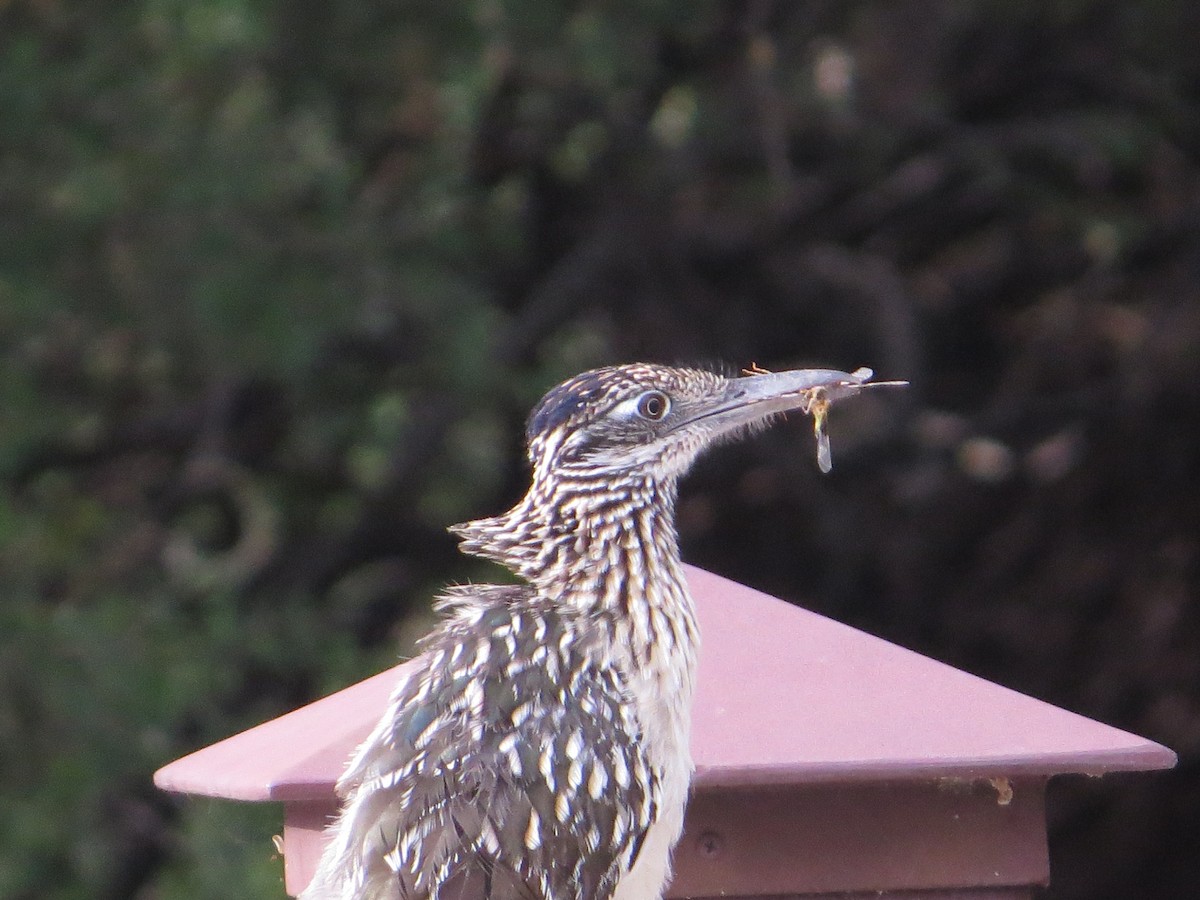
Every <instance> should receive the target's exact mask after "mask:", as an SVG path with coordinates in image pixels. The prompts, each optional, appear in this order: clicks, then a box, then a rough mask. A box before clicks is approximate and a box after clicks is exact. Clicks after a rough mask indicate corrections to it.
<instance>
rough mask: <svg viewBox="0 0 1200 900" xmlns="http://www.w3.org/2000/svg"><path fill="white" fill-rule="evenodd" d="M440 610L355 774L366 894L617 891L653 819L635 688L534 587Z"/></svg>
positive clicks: (463, 594)
mask: <svg viewBox="0 0 1200 900" xmlns="http://www.w3.org/2000/svg"><path fill="white" fill-rule="evenodd" d="M443 608H444V609H445V610H446V611H447V612H448V613H449V615H448V618H447V620H446V622H445V623H444V624H443V626H442V627H441V628H439V629H438V630H437V631H435V632H434V633H433V634H432V635H431V636H430V637H429V638H428V639H427V640H426V643H425V649H424V652H423V653H422V655H421V657H419V659H420V665H419V666H418V668H417V670H416V671H415V672H413V674H411V675H410V676H409V677H408V678H407V680H406V681H405V682H404V684H402V685H401V686H400V688H399V690H398V692H397V694H396V696H395V697H394V698H393V703H392V712H394V717H393V718H392V719H391V722H390V724H389V725H387V726H386V727H385V728H384V729H383V730H381V731H377V733H376V735H375V736H374V738H375V743H374V745H372V746H370V747H367V748H364V749H363V750H362V751H360V753H359V755H358V758H357V759H356V762H355V765H354V766H353V767H352V770H351V771H350V772H348V773H347V777H346V779H344V784H345V786H346V787H348V788H349V790H350V801H351V802H350V812H348V815H358V814H360V813H361V814H364V823H369V828H364V829H361V830H363V831H364V832H365V833H366V834H367V838H366V843H367V845H368V846H365V847H364V848H362V850H363V853H364V857H363V862H364V863H365V869H366V875H365V881H366V890H364V892H363V894H362V896H364V897H380V898H382V897H397V896H398V897H401V898H426V897H429V898H434V897H439V896H442V897H444V898H446V900H460V897H461V898H462V900H467V898H468V897H471V896H480V897H491V898H496V900H501V898H504V900H508V898H513V900H517V898H528V900H539V898H540V900H608V898H609V897H611V895H612V893H613V889H614V887H615V885H616V882H617V880H618V878H619V876H620V874H621V873H622V872H624V871H626V870H627V869H628V868H629V867H630V866H631V865H632V862H633V860H634V859H635V858H636V856H637V852H638V849H639V848H640V845H641V841H642V839H643V838H644V836H645V833H646V831H647V829H648V828H649V826H650V824H651V822H653V820H654V818H655V816H656V813H657V805H656V804H657V794H658V785H657V783H656V782H655V781H654V779H653V777H652V774H651V772H650V769H649V767H648V765H647V761H646V758H645V755H644V752H643V750H642V749H641V747H640V745H639V724H638V722H637V721H636V718H635V717H634V715H633V712H632V709H631V706H630V704H629V700H628V694H627V689H626V686H625V685H624V684H623V683H622V681H621V679H620V676H619V674H618V673H617V672H616V671H615V670H614V669H612V668H610V667H607V666H604V665H603V664H602V663H601V662H600V661H599V660H600V653H599V652H598V649H599V648H598V647H596V646H594V645H593V644H592V643H590V642H589V640H588V639H585V638H584V637H583V635H584V634H586V631H585V630H583V629H578V628H573V627H572V622H571V620H570V618H569V616H570V613H569V612H565V611H562V610H558V609H554V608H553V607H551V606H550V605H549V604H547V603H545V602H544V601H539V600H538V598H536V597H535V596H534V595H532V593H531V592H529V591H528V590H527V589H524V588H518V587H490V586H489V587H478V586H477V587H472V588H463V589H458V590H456V591H453V592H451V593H450V594H449V595H447V598H446V600H445V601H444V603H443ZM380 789H383V790H382V795H383V796H385V798H386V799H385V800H384V801H380V800H378V798H374V799H372V800H371V801H370V803H371V809H369V810H368V809H359V810H355V805H356V804H355V800H356V797H362V798H364V800H365V798H366V797H367V796H368V795H370V794H372V793H376V792H379V791H380ZM359 805H360V806H361V804H359ZM372 858H374V859H375V861H374V862H372Z"/></svg>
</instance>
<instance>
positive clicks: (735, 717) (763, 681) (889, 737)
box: [155, 567, 1175, 801]
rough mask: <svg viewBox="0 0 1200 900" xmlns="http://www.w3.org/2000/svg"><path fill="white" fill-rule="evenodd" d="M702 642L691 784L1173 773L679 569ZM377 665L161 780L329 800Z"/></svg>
mask: <svg viewBox="0 0 1200 900" xmlns="http://www.w3.org/2000/svg"><path fill="white" fill-rule="evenodd" d="M688 579H689V582H690V584H691V588H692V593H693V595H694V597H695V598H696V603H697V606H698V609H699V616H700V627H701V633H702V637H703V641H704V645H703V648H702V651H701V662H700V677H699V685H698V691H697V697H696V707H695V718H694V723H693V734H692V749H693V755H694V757H695V761H696V768H697V773H696V783H697V786H698V787H700V788H704V787H706V786H710V787H716V786H734V785H749V784H766V783H800V782H813V781H850V780H853V781H861V780H876V781H885V780H896V779H908V778H920V777H930V778H939V777H983V776H987V777H990V776H1006V777H1008V776H1019V775H1055V774H1059V773H1066V772H1079V773H1087V774H1100V773H1102V772H1107V771H1114V770H1147V769H1163V768H1169V767H1170V766H1172V765H1174V763H1175V754H1174V753H1172V752H1171V751H1170V750H1168V749H1167V748H1165V747H1162V746H1160V745H1159V744H1155V743H1154V742H1152V741H1148V740H1146V739H1144V738H1140V737H1138V736H1136V735H1133V734H1129V733H1127V732H1124V731H1120V730H1118V729H1116V728H1112V727H1109V726H1107V725H1103V724H1101V723H1099V722H1095V721H1093V720H1091V719H1087V718H1085V717H1083V716H1079V715H1076V714H1074V713H1070V712H1066V711H1065V710H1062V709H1059V708H1057V707H1055V706H1051V705H1050V704H1048V703H1043V702H1042V701H1040V700H1035V699H1033V698H1031V697H1027V696H1025V695H1023V694H1019V693H1017V692H1015V691H1011V690H1009V689H1007V688H1004V687H1001V686H999V685H996V684H993V683H991V682H988V681H985V680H983V679H981V678H977V677H975V676H973V675H969V674H967V673H965V672H962V671H960V670H958V669H954V668H952V667H950V666H947V665H945V664H943V663H939V662H937V661H935V660H932V659H929V658H927V657H924V656H921V655H920V654H917V653H914V652H912V651H910V650H905V649H904V648H901V647H897V646H896V645H894V644H890V643H888V642H887V641H884V640H881V639H880V638H876V637H873V636H871V635H868V634H865V633H863V632H861V631H858V630H856V629H854V628H850V627H849V626H846V625H842V624H840V623H838V622H835V621H833V620H831V619H828V618H825V617H824V616H820V615H817V614H816V613H812V612H809V611H807V610H804V609H800V608H798V607H795V606H791V605H789V604H787V603H784V602H783V601H781V600H778V599H776V598H773V597H769V596H767V595H766V594H763V593H760V592H758V591H755V590H752V589H751V588H748V587H745V586H743V585H740V584H737V583H735V582H732V581H729V580H727V579H724V578H721V577H719V576H717V575H713V574H711V573H709V572H705V571H703V570H701V569H696V568H694V567H689V568H688ZM399 668H400V667H397V668H396V669H391V670H388V671H386V672H382V673H380V674H379V675H376V676H374V677H372V678H369V679H367V680H366V681H363V682H360V683H359V684H356V685H353V686H351V687H349V688H346V689H345V690H343V691H339V692H338V693H336V694H332V695H331V696H329V697H326V698H324V699H322V700H318V701H316V702H315V703H312V704H309V705H308V706H305V707H302V708H301V709H298V710H296V711H295V712H292V713H289V714H287V715H285V716H282V717H280V718H278V719H275V720H273V721H271V722H267V723H264V724H263V725H259V726H257V727H256V728H251V729H250V730H248V731H245V732H243V733H241V734H238V735H234V736H233V737H231V738H228V739H226V740H224V741H221V742H219V743H217V744H214V745H212V746H211V747H207V748H205V749H203V750H198V751H197V752H195V753H193V754H191V755H190V756H186V757H184V758H182V759H179V760H176V761H175V762H173V763H171V764H170V765H167V766H165V767H164V768H162V769H160V770H159V771H158V772H157V773H156V775H155V783H156V784H158V786H159V787H161V788H163V789H165V790H169V791H176V792H180V793H191V794H203V795H207V796H216V797H228V798H231V799H239V800H284V801H291V800H311V799H321V798H327V797H329V796H330V793H331V791H332V785H333V783H334V781H336V779H337V777H338V775H339V774H340V773H341V771H342V769H343V767H344V766H345V764H346V762H347V761H348V759H349V757H350V754H351V752H352V751H353V749H354V748H355V747H356V746H357V745H358V743H359V742H360V741H361V740H362V739H363V738H364V737H366V735H367V733H368V732H369V731H370V730H371V728H372V727H374V725H375V722H376V721H377V720H378V718H379V716H380V715H381V714H382V712H383V709H384V708H385V706H386V704H387V699H388V696H389V694H390V693H391V689H392V687H393V686H394V685H395V683H396V681H397V678H398V670H399Z"/></svg>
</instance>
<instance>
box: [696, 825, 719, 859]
mask: <svg viewBox="0 0 1200 900" xmlns="http://www.w3.org/2000/svg"><path fill="white" fill-rule="evenodd" d="M724 843H725V842H724V841H723V840H722V839H721V835H719V834H717V832H715V831H706V832H704V833H703V834H701V835H700V837H698V838H697V839H696V850H697V851H698V852H699V854H700V855H701V856H703V857H704V858H705V859H716V858H717V857H718V856H720V855H721V849H722V847H723V846H724Z"/></svg>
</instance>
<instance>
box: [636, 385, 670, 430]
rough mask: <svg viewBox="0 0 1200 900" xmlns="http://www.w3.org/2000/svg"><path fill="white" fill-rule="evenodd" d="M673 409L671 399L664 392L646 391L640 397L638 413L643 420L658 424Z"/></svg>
mask: <svg viewBox="0 0 1200 900" xmlns="http://www.w3.org/2000/svg"><path fill="white" fill-rule="evenodd" d="M670 409H671V398H670V397H668V396H667V395H666V394H664V393H663V392H662V391H646V393H644V394H642V396H640V397H638V402H637V411H638V415H640V416H641V417H642V418H643V419H649V420H650V421H651V422H657V421H658V420H659V419H661V418H662V417H663V416H665V415H666V414H667V412H668V411H669V410H670Z"/></svg>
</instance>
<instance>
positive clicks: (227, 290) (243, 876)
mask: <svg viewBox="0 0 1200 900" xmlns="http://www.w3.org/2000/svg"><path fill="white" fill-rule="evenodd" d="M1197 10H1200V6H1198V5H1197V4H1195V3H1192V2H1190V0H1177V2H1168V0H1163V2H1150V0H1142V2H1130V0H1126V2H1101V0H1095V2H1089V0H1075V2H1032V0H1030V2H1022V0H1003V2H1001V0H996V2H985V0H940V2H939V0H921V2H916V0H909V2H883V0H879V2H847V0H826V2H778V3H772V2H758V3H748V2H695V0H688V2H683V0H658V2H651V0H642V2H618V0H613V2H600V0H592V2H579V3H562V2H550V0H542V2H535V0H508V2H505V0H479V2H474V3H454V2H448V0H440V2H417V0H410V2H404V3H383V2H376V0H354V2H332V0H320V2H317V0H293V2H288V3H284V2H279V0H143V2H128V3H119V2H106V3H101V2H86V0H85V2H78V3H67V2H63V0H7V2H0V366H2V367H3V368H2V371H0V479H2V484H3V489H2V492H0V583H2V585H3V596H2V598H0V688H2V690H0V773H2V776H0V810H2V814H0V895H2V896H4V897H9V898H34V897H39V898H40V897H52V898H123V897H137V898H143V900H151V898H207V897H212V898H225V897H229V896H240V897H263V898H266V897H279V896H281V894H282V890H281V887H280V884H279V877H280V875H279V872H280V869H279V861H278V860H277V859H273V858H272V857H273V850H272V848H271V844H270V840H269V838H270V835H271V834H272V833H273V832H274V831H275V830H277V829H278V825H279V819H278V811H277V810H271V809H255V808H249V807H243V806H240V805H237V804H232V803H220V802H215V801H203V800H198V799H186V800H183V799H179V798H173V797H168V796H165V795H163V794H160V793H158V792H156V791H155V790H154V788H153V787H152V785H151V783H150V775H151V772H152V771H153V770H154V769H155V768H157V767H158V766H160V765H162V764H163V763H165V762H167V761H169V760H170V759H173V758H175V757H177V756H179V755H182V754H183V753H185V752H187V751H189V750H191V749H194V748H196V747H198V746H201V745H204V744H207V743H210V742H212V741H214V740H216V739H219V738H221V737H223V736H225V735H227V734H230V733H232V732H234V731H237V730H239V729H241V728H244V727H248V726H250V725H252V724H255V723H257V722H259V721H262V720H264V719H266V718H269V717H272V716H274V715H276V714H279V713H281V712H283V711H285V710H287V709H289V708H292V707H294V706H296V705H298V704H300V703H302V702H304V701H306V700H308V699H310V698H312V697H314V696H317V695H319V694H322V693H324V692H328V691H330V690H332V689H334V688H337V687H340V686H342V685H344V684H347V683H348V682H350V681H351V680H353V679H355V678H357V677H360V676H364V675H366V674H368V673H370V672H372V671H375V670H378V669H379V668H382V667H383V666H385V665H387V664H388V663H390V661H391V660H393V659H394V658H395V656H396V654H397V653H398V652H403V651H404V650H405V649H406V648H410V647H411V640H412V637H413V636H414V635H416V634H419V633H421V632H422V631H423V630H424V629H425V628H426V627H427V626H428V622H429V613H428V607H429V601H430V598H431V596H432V595H433V593H434V592H435V591H436V589H437V588H438V586H440V585H442V584H444V583H446V582H449V581H454V580H462V579H466V578H487V577H489V574H490V570H489V569H487V568H486V567H485V566H483V565H482V564H480V563H477V562H472V561H470V560H468V559H466V558H465V557H462V556H460V555H459V554H458V553H457V552H456V549H455V545H454V542H453V541H452V540H451V538H450V537H449V536H448V535H447V534H446V533H445V531H444V527H445V526H446V525H447V524H449V523H452V522H456V521H461V520H463V519H466V518H470V517H474V516H479V515H483V514H489V513H495V512H498V511H500V510H502V509H505V508H507V506H508V505H509V504H510V503H511V502H512V501H513V500H515V499H516V498H517V497H518V496H519V495H520V493H521V492H522V490H523V487H524V482H525V478H526V473H525V469H524V464H523V461H522V453H521V447H520V443H519V436H520V433H521V428H522V421H523V417H524V415H525V414H526V412H527V411H528V409H529V408H530V406H531V405H532V404H533V403H534V402H535V401H536V399H537V398H538V396H539V395H540V394H541V393H542V391H544V390H545V389H546V388H548V387H549V386H551V385H552V384H554V383H555V382H557V381H558V380H560V379H561V378H563V377H565V376H567V375H570V374H572V373H574V372H576V371H578V370H580V369H582V368H586V367H589V366H592V365H596V364H602V363H607V362H614V361H624V360H632V359H650V360H660V361H667V362H672V361H684V362H696V361H700V362H705V361H712V362H721V363H724V364H727V365H730V366H733V367H735V368H736V367H739V366H747V365H749V364H750V363H752V362H753V363H758V364H761V365H764V366H768V367H773V368H780V367H783V366H787V365H797V364H820V365H832V366H838V367H842V368H854V367H856V366H859V365H870V366H873V367H874V368H875V369H876V370H877V371H878V372H879V374H880V375H881V376H882V377H888V378H908V379H910V380H911V381H912V387H911V389H909V390H908V391H907V392H905V393H903V394H893V395H889V396H887V397H886V398H885V397H883V396H877V397H876V398H874V399H866V398H864V399H863V400H861V401H859V402H857V403H855V404H848V405H847V406H846V407H845V408H844V409H841V410H839V411H837V412H835V414H834V417H833V422H832V431H833V443H834V457H835V469H834V472H833V474H832V475H831V476H829V477H821V476H820V475H819V473H818V472H817V470H816V466H815V464H814V459H813V452H812V444H811V437H810V436H809V433H808V430H807V428H806V427H805V426H804V424H802V423H800V422H793V423H791V424H788V425H784V426H782V427H779V428H776V429H774V430H773V431H771V432H769V433H767V434H765V435H763V436H761V437H760V438H758V439H756V440H754V441H752V442H749V443H746V444H743V445H740V446H738V447H732V448H728V449H724V450H722V451H720V452H719V453H717V454H714V455H713V456H711V457H709V458H707V459H706V460H705V461H704V462H703V463H702V464H701V465H700V467H699V468H698V470H697V472H696V473H695V474H694V476H693V477H692V478H691V480H690V482H689V483H688V484H687V485H685V489H684V497H683V500H682V503H681V506H680V528H681V532H682V537H683V545H684V549H685V555H686V557H687V558H688V559H689V560H690V561H693V562H696V563H698V564H701V565H704V566H706V567H708V568H711V569H713V570H715V571H717V572H720V573H722V574H725V575H728V576H731V577H734V578H737V579H739V580H742V581H745V582H746V583H748V584H751V585H753V586H755V587H758V588H761V589H764V590H767V591H770V592H773V593H776V594H778V595H780V596H783V597H787V598H790V599H794V600H796V601H799V602H802V603H804V604H805V605H807V606H809V607H811V608H813V609H816V610H819V611H821V612H823V613H826V614H828V615H831V616H834V617H836V618H838V619H840V620H842V621H845V622H848V623H850V624H853V625H855V626H857V627H860V628H863V629H866V630H868V631H871V632H873V633H876V634H880V635H884V636H886V637H888V638H889V639H891V640H894V641H897V642H899V643H901V644H903V645H905V646H908V647H912V648H914V649H917V650H919V651H921V652H923V653H926V654H929V655H932V656H934V657H937V658H939V659H942V660H946V661H948V662H950V663H952V664H954V665H956V666H960V667H962V668H965V669H968V670H970V671H972V672H975V673H978V674H980V675H982V676H984V677H986V678H989V679H993V680H995V681H998V682H1000V683H1003V684H1005V685H1008V686H1011V687H1013V688H1016V689H1018V690H1021V691H1025V692H1028V693H1030V694H1033V695H1034V696H1037V697H1041V698H1044V699H1046V700H1048V701H1051V702H1053V703H1056V704H1059V705H1061V706H1064V707H1066V708H1068V709H1071V710H1075V711H1077V712H1080V713H1083V714H1085V715H1088V716H1092V717H1094V718H1097V719H1100V720H1102V721H1105V722H1108V723H1111V724H1113V725H1116V726H1119V727H1122V728H1125V729H1129V730H1132V731H1135V732H1137V733H1139V734H1142V735H1145V736H1147V737H1150V738H1153V739H1155V740H1157V741H1160V742H1162V743H1165V744H1167V745H1168V746H1170V747H1172V748H1173V749H1175V750H1176V751H1178V753H1179V754H1180V764H1179V767H1178V768H1177V769H1176V770H1175V771H1173V772H1170V773H1159V774H1149V775H1130V776H1121V777H1108V778H1104V779H1101V780H1087V779H1083V778H1079V779H1072V778H1065V779H1061V780H1059V781H1057V782H1056V783H1055V784H1054V785H1053V786H1052V789H1051V799H1052V811H1051V825H1052V838H1051V844H1052V857H1053V867H1054V886H1053V888H1052V889H1051V891H1050V892H1049V893H1050V896H1052V897H1054V898H1058V900H1083V898H1096V900H1106V898H1113V900H1115V898H1130V897H1153V898H1172V897H1180V898H1182V897H1191V896H1194V895H1195V891H1196V886H1197V884H1198V883H1200V611H1198V608H1197V603H1196V596H1197V584H1198V582H1200V543H1198V540H1197V538H1198V532H1200V520H1198V519H1200V516H1198V514H1200V491H1198V489H1197V481H1198V480H1200V441H1198V439H1197V434H1196V429H1197V425H1198V424H1200V387H1198V380H1197V376H1198V375H1200V352H1198V351H1200V340H1198V339H1200V303H1198V302H1197V301H1198V300H1200V53H1198V52H1197V39H1198V38H1200V13H1198V12H1197ZM798 652H799V648H798Z"/></svg>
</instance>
